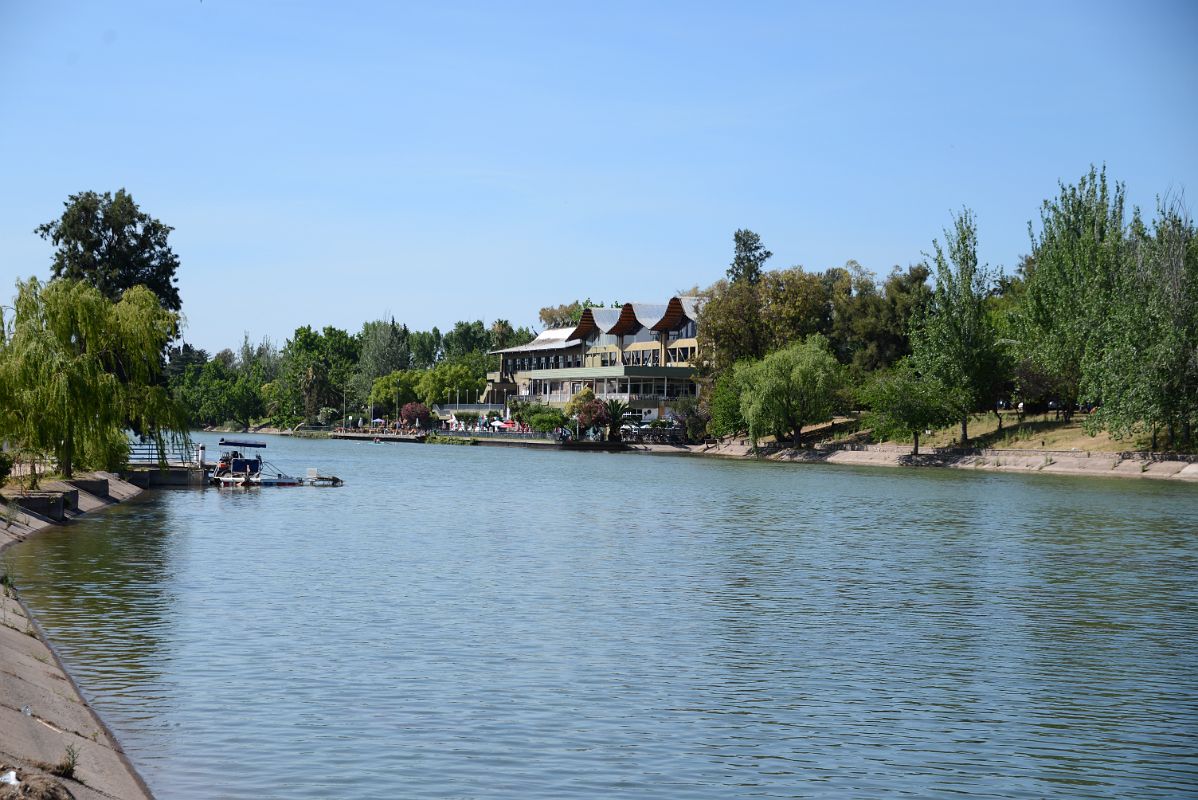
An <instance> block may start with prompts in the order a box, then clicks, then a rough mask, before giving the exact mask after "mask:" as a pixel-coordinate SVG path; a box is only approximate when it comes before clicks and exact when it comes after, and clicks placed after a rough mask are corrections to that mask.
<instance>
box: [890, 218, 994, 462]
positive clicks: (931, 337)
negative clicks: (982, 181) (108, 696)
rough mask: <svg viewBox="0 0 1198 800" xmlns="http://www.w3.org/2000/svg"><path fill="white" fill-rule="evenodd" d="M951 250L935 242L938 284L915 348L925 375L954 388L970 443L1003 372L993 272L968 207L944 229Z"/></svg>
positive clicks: (963, 431)
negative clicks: (984, 262)
mask: <svg viewBox="0 0 1198 800" xmlns="http://www.w3.org/2000/svg"><path fill="white" fill-rule="evenodd" d="M944 236H945V240H946V244H947V251H946V250H945V248H944V247H942V246H941V244H940V242H939V241H938V240H934V241H933V242H932V248H933V263H934V265H935V274H936V287H935V289H934V290H933V291H932V295H931V297H930V298H929V299H928V303H927V305H926V307H925V309H924V313H923V314H921V315H920V317H919V318H918V319H917V320H916V321H915V327H914V329H913V331H912V337H911V338H912V350H913V356H912V358H914V360H915V366H916V368H917V369H918V370H919V372H920V374H922V375H925V376H927V377H928V378H929V379H932V380H935V381H939V382H940V383H942V384H943V385H944V386H947V387H949V389H950V390H951V392H952V399H953V401H954V402H955V404H956V413H957V419H959V420H960V421H961V446H962V447H966V446H967V445H968V442H969V415H970V413H972V412H973V411H974V410H975V409H977V408H978V407H980V406H982V405H983V404H984V403H986V402H988V401H989V399H990V397H989V396H990V394H991V393H992V391H993V387H994V386H995V384H996V382H997V381H999V380H1000V379H1001V376H1000V375H999V374H998V363H999V362H998V343H997V337H996V334H995V331H994V328H993V326H992V324H991V321H990V318H989V317H988V316H987V313H986V296H987V293H988V291H989V288H990V284H991V282H992V276H991V273H990V271H989V270H988V269H987V268H986V267H984V266H981V265H979V264H978V255H977V244H978V239H977V223H976V222H975V221H974V218H973V212H971V211H970V210H969V209H965V210H964V211H962V212H961V213H960V214H959V215H955V216H954V218H953V229H952V230H951V231H947V230H946V231H945V232H944Z"/></svg>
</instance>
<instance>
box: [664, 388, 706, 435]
mask: <svg viewBox="0 0 1198 800" xmlns="http://www.w3.org/2000/svg"><path fill="white" fill-rule="evenodd" d="M670 415H671V416H672V417H673V418H674V419H675V420H677V421H678V422H679V423H681V424H682V428H683V430H685V431H686V438H687V440H688V441H692V442H693V441H696V440H698V439H702V438H703V437H704V436H705V435H706V433H707V426H708V424H709V423H710V422H711V413H710V412H709V411H708V409H707V406H706V405H705V404H703V403H702V402H700V401H699V399H698V398H695V397H680V398H678V400H677V401H676V402H675V403H674V408H673V409H672V411H671V414H670Z"/></svg>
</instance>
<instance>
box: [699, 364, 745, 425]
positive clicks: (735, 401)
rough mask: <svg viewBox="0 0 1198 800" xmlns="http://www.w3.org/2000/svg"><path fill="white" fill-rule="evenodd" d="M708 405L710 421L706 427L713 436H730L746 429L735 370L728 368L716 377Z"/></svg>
mask: <svg viewBox="0 0 1198 800" xmlns="http://www.w3.org/2000/svg"><path fill="white" fill-rule="evenodd" d="M709 405H710V408H711V422H710V423H709V425H708V428H709V429H710V430H711V432H712V434H714V435H715V436H730V435H732V434H734V433H737V432H739V431H743V430H747V429H748V427H749V424H748V423H747V422H745V418H744V416H743V415H742V414H741V413H740V386H739V385H738V384H737V382H736V370H728V371H727V372H725V373H724V374H723V375H721V376H720V377H718V378H716V381H715V384H714V386H712V389H711V399H710V401H709Z"/></svg>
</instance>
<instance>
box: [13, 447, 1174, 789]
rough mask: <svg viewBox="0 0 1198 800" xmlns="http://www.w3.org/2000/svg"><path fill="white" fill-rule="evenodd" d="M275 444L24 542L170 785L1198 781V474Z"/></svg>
mask: <svg viewBox="0 0 1198 800" xmlns="http://www.w3.org/2000/svg"><path fill="white" fill-rule="evenodd" d="M262 438H263V440H264V441H267V442H268V444H269V446H268V447H267V449H266V457H267V459H268V460H270V461H273V462H275V463H277V464H279V465H280V466H281V467H283V468H284V469H285V470H286V471H291V472H302V471H303V470H304V469H305V468H306V467H309V466H315V467H320V468H321V471H322V472H323V473H333V474H336V475H339V476H340V477H342V478H344V479H345V480H346V482H347V483H346V485H345V486H344V487H342V488H337V489H315V488H290V489H262V490H240V489H238V490H225V489H222V490H217V489H205V490H196V489H192V490H169V491H161V492H157V493H153V494H152V495H149V496H146V497H143V498H139V499H138V500H135V501H133V502H130V503H127V504H123V505H119V506H114V507H112V508H110V509H108V510H105V511H103V512H100V513H96V514H91V515H89V516H88V517H85V518H83V519H81V520H80V521H79V522H78V523H76V524H73V525H70V526H67V527H66V528H63V529H59V530H52V531H48V532H46V533H43V534H40V535H39V536H37V537H35V538H34V539H32V540H31V541H29V542H27V543H25V544H23V545H21V546H19V547H17V548H14V549H12V550H10V551H9V552H8V553H6V554H5V555H4V556H3V558H4V560H5V561H6V567H7V569H8V570H9V571H10V572H11V573H12V574H13V575H14V576H15V578H16V581H17V584H18V585H19V586H20V588H21V592H22V596H23V597H24V599H25V600H26V602H28V603H29V605H30V606H31V607H32V608H33V609H34V610H35V611H36V613H37V615H38V618H39V620H40V621H41V623H42V625H43V626H44V627H45V629H46V631H47V632H48V634H49V635H50V637H51V639H52V640H53V641H54V643H55V645H56V646H57V648H58V649H59V651H60V653H61V654H62V657H63V659H64V661H65V662H66V663H67V665H68V666H69V668H70V670H71V672H72V674H73V675H74V676H75V677H76V679H77V680H78V681H79V683H80V684H81V686H82V688H83V690H84V693H85V694H86V696H87V697H88V698H89V699H90V700H91V701H92V702H93V704H94V706H95V707H96V709H97V710H98V711H99V712H100V714H101V715H102V716H103V718H104V719H105V721H106V722H107V723H108V724H109V725H110V726H111V727H112V729H113V730H114V732H115V733H116V735H117V738H118V739H119V740H120V741H121V743H122V744H123V745H124V747H125V749H126V751H127V752H128V754H129V756H130V758H131V759H132V761H133V762H134V764H135V765H136V766H137V768H138V769H139V770H140V772H141V773H142V775H143V777H144V778H145V779H146V781H147V783H149V785H150V787H151V788H152V789H153V790H154V792H155V793H156V794H157V795H158V796H159V797H162V798H164V799H165V798H214V797H227V798H265V797H287V798H331V797H407V798H451V797H452V798H607V797H614V796H619V797H637V798H712V799H715V798H750V797H751V798H762V797H767V798H768V797H835V798H840V797H902V796H917V797H958V798H959V797H971V798H972V797H1029V798H1032V797H1035V798H1039V797H1120V798H1122V797H1146V798H1157V797H1159V798H1165V797H1182V796H1186V795H1190V796H1193V795H1194V794H1195V793H1198V748H1196V747H1195V735H1196V734H1198V613H1196V612H1198V581H1196V576H1198V486H1194V485H1179V484H1171V483H1167V482H1158V481H1149V480H1144V481H1137V480H1118V479H1095V478H1088V479H1087V478H1069V477H1049V476H1019V475H1003V474H989V473H987V474H980V473H977V474H975V473H969V472H964V471H955V470H930V469H929V470H897V469H867V468H849V467H834V466H823V465H788V464H774V463H754V462H739V461H738V462H730V461H719V460H709V459H698V458H670V457H654V456H646V455H632V454H602V453H566V452H558V451H549V452H540V451H532V450H524V449H506V448H486V447H449V446H432V445H425V446H420V445H413V444H386V445H373V444H370V443H359V442H341V441H310V440H290V439H285V438H280V437H262ZM200 439H201V440H202V441H207V442H208V443H209V453H210V454H211V453H213V452H214V451H215V450H216V448H215V447H214V444H215V442H216V438H215V437H210V436H204V435H201V436H200Z"/></svg>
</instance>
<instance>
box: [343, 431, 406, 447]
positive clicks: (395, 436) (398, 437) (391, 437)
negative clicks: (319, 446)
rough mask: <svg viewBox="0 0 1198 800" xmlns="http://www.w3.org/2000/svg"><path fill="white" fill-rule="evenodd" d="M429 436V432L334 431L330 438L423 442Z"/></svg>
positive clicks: (362, 440) (360, 440)
mask: <svg viewBox="0 0 1198 800" xmlns="http://www.w3.org/2000/svg"><path fill="white" fill-rule="evenodd" d="M427 437H428V434H427V433H349V432H348V431H333V432H332V433H330V434H329V438H330V439H353V440H356V441H359V442H373V441H375V440H376V439H377V440H378V441H380V442H415V443H416V444H421V443H423V442H424V440H425V439H426V438H427Z"/></svg>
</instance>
